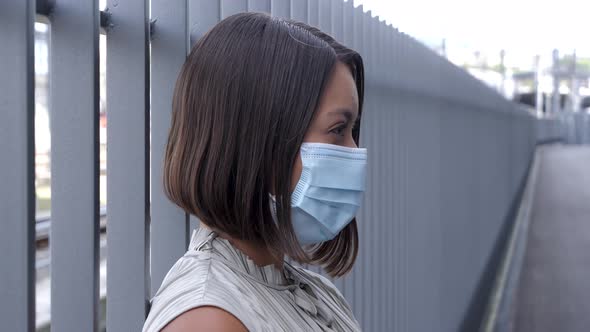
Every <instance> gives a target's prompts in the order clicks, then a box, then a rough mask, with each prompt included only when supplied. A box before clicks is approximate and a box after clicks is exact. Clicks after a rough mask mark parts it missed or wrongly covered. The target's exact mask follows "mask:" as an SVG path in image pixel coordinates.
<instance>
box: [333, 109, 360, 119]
mask: <svg viewBox="0 0 590 332" xmlns="http://www.w3.org/2000/svg"><path fill="white" fill-rule="evenodd" d="M327 114H328V115H344V117H345V118H346V120H348V121H351V120H352V118H353V115H354V113H353V112H352V110H351V109H349V108H337V109H335V110H333V111H330V112H328V113H327Z"/></svg>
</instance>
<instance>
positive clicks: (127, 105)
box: [107, 0, 150, 332]
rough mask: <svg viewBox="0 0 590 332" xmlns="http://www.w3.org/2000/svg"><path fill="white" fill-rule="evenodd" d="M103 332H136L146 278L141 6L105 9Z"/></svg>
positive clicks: (145, 35)
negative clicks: (108, 18) (108, 23)
mask: <svg viewBox="0 0 590 332" xmlns="http://www.w3.org/2000/svg"><path fill="white" fill-rule="evenodd" d="M108 7H109V8H110V11H111V14H112V22H113V27H111V28H110V29H109V31H108V38H107V57H108V62H107V63H108V66H107V105H108V121H109V123H108V126H107V141H108V149H107V206H108V226H107V227H108V228H107V243H108V251H107V252H108V256H107V271H108V274H107V290H108V295H107V330H108V331H110V332H117V331H139V330H141V327H142V326H143V322H144V320H145V317H146V315H147V309H148V298H149V296H150V281H149V278H150V270H149V228H150V224H149V211H150V209H149V199H150V197H149V188H150V187H149V158H150V156H149V151H150V135H149V129H150V126H149V123H150V122H149V120H150V116H149V107H150V95H149V91H150V85H149V77H150V76H149V67H150V63H149V15H148V13H149V3H148V1H147V0H132V1H125V2H121V1H117V0H112V1H109V2H108Z"/></svg>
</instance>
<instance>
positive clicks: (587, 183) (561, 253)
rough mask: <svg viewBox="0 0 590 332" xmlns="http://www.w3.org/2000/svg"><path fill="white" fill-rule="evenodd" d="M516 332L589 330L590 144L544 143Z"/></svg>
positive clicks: (519, 287)
mask: <svg viewBox="0 0 590 332" xmlns="http://www.w3.org/2000/svg"><path fill="white" fill-rule="evenodd" d="M539 167H540V168H539V173H538V178H537V185H536V192H535V196H534V200H533V211H532V215H531V220H530V226H529V234H528V242H527V247H526V252H525V257H524V265H523V268H522V272H521V279H520V282H519V286H518V289H517V293H516V299H515V301H516V302H515V304H516V311H515V313H514V321H513V324H512V326H513V328H514V331H515V332H545V331H547V332H557V331H559V332H587V331H590V146H564V145H554V146H545V147H543V148H542V151H541V153H540V165H539Z"/></svg>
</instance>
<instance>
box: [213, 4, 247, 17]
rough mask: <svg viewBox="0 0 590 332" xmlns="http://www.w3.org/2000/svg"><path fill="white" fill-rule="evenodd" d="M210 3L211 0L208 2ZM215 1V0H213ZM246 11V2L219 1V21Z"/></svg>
mask: <svg viewBox="0 0 590 332" xmlns="http://www.w3.org/2000/svg"><path fill="white" fill-rule="evenodd" d="M209 1H211V0H209ZM213 1H217V0H213ZM246 11H248V1H247V0H221V19H222V20H223V19H224V18H226V17H228V16H232V15H233V14H237V13H243V12H246Z"/></svg>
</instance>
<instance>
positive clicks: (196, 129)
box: [163, 13, 364, 276]
mask: <svg viewBox="0 0 590 332" xmlns="http://www.w3.org/2000/svg"><path fill="white" fill-rule="evenodd" d="M337 61H341V62H343V63H344V64H346V65H347V66H348V67H349V68H350V71H351V73H352V75H353V78H354V80H355V82H356V87H357V90H358V97H359V117H360V114H361V110H362V104H363V94H364V93H363V91H364V69H363V61H362V59H361V56H360V55H359V54H358V53H357V52H355V51H353V50H351V49H348V48H346V47H344V46H343V45H341V44H340V43H338V42H336V41H335V40H334V39H333V38H332V37H330V36H329V35H327V34H325V33H323V32H321V31H320V30H318V29H317V28H314V27H311V26H309V25H307V24H304V23H301V22H296V21H293V20H288V19H280V18H276V17H271V16H269V15H267V14H264V13H240V14H235V15H232V16H230V17H227V18H226V19H224V20H222V21H221V22H219V23H218V24H217V25H216V26H214V27H213V28H212V29H211V30H209V31H208V32H207V33H206V34H205V35H204V36H203V37H202V38H201V39H200V40H199V41H198V42H197V43H196V44H195V46H194V47H193V48H192V50H191V52H190V54H189V55H188V58H187V59H186V62H185V63H184V65H183V66H182V69H181V71H180V74H179V76H178V80H177V82H176V86H175V90H174V97H173V101H172V124H171V128H170V132H169V137H168V144H167V147H166V156H165V161H164V178H163V181H164V190H165V193H166V195H167V196H168V198H169V199H170V200H172V201H173V202H174V203H175V204H177V205H178V206H180V207H181V208H183V209H184V210H185V211H186V212H188V213H191V214H194V215H196V216H197V217H198V218H199V219H200V220H201V221H202V222H204V223H205V224H206V225H208V226H210V227H212V228H214V229H218V230H220V231H222V232H225V233H227V234H228V235H230V236H232V237H235V238H238V239H242V240H248V241H252V242H254V243H256V244H259V245H263V246H266V247H268V248H269V250H271V252H272V253H273V254H274V255H277V257H279V255H282V254H286V255H287V256H290V257H291V258H293V259H294V260H296V261H299V262H304V263H317V264H321V265H323V267H324V268H325V270H326V271H327V272H328V273H329V274H330V275H332V276H341V275H343V274H345V273H346V272H348V271H350V270H351V269H352V266H353V264H354V261H355V259H356V256H357V253H358V232H357V225H356V220H353V221H352V222H351V223H350V224H349V225H348V226H346V227H345V228H344V229H343V230H342V231H341V232H340V233H339V234H338V235H337V236H336V237H335V238H334V239H333V240H330V241H327V242H324V243H320V244H317V245H313V246H308V247H305V248H302V247H301V246H300V245H299V243H298V241H297V238H296V236H295V233H294V231H293V227H292V224H291V204H290V202H291V192H290V190H291V175H292V172H293V166H294V163H295V161H296V159H297V155H298V153H299V147H300V145H301V143H302V142H303V138H304V136H305V133H306V132H307V129H308V127H309V125H310V123H311V120H312V118H313V115H314V113H315V111H316V108H317V106H318V104H319V101H320V97H321V95H322V91H323V90H324V86H325V85H326V83H327V82H328V79H329V76H330V74H331V72H332V70H333V69H334V67H335V64H336V62H337ZM359 127H360V126H356V128H357V129H355V130H354V131H353V136H354V140H355V141H356V142H357V144H358V139H359V132H358V130H359V129H358V128H359ZM273 184H274V188H271V186H273ZM271 189H272V192H274V193H275V194H276V200H277V222H276V223H275V222H274V220H273V218H272V215H271V210H270V197H269V192H271Z"/></svg>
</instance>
